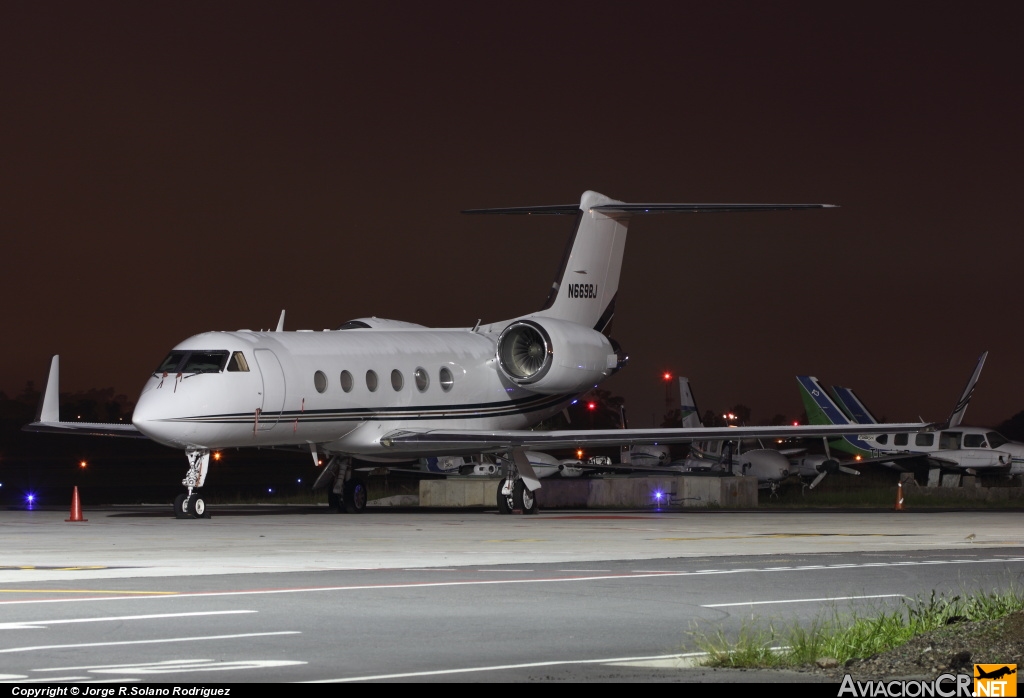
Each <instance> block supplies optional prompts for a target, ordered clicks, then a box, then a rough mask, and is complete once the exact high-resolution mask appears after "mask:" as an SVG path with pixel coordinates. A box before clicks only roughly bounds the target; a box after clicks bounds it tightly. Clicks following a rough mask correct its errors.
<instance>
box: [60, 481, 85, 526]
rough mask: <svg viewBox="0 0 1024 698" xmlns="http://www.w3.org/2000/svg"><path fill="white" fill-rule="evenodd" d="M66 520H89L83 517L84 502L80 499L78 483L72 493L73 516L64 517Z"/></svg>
mask: <svg viewBox="0 0 1024 698" xmlns="http://www.w3.org/2000/svg"><path fill="white" fill-rule="evenodd" d="M64 520H65V521H88V520H89V519H83V518H82V503H81V502H80V501H79V500H78V485H75V491H74V493H73V494H72V495H71V518H70V519H64Z"/></svg>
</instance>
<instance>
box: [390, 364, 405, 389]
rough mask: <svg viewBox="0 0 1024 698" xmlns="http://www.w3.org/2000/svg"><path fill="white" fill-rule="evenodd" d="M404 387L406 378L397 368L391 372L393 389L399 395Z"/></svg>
mask: <svg viewBox="0 0 1024 698" xmlns="http://www.w3.org/2000/svg"><path fill="white" fill-rule="evenodd" d="M404 386H405V377H404V376H403V375H402V372H401V371H399V370H398V369H397V368H396V369H395V370H393V371H392V372H391V387H392V388H394V389H395V392H396V393H397V392H398V391H399V390H401V389H402V388H403V387H404Z"/></svg>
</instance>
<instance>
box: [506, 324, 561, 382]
mask: <svg viewBox="0 0 1024 698" xmlns="http://www.w3.org/2000/svg"><path fill="white" fill-rule="evenodd" d="M551 356H552V346H551V337H549V336H548V333H547V332H545V331H544V328H543V327H541V326H540V325H538V324H537V323H535V322H530V321H529V320H523V321H520V322H515V323H513V324H511V325H509V326H508V327H506V328H505V330H504V331H503V332H502V333H501V335H500V336H499V337H498V363H499V364H501V369H502V370H503V371H504V372H505V374H506V375H507V376H508V377H509V378H511V379H512V380H514V381H515V382H517V383H520V384H529V383H533V382H534V381H538V380H540V379H541V378H543V377H544V374H546V373H547V372H548V370H549V369H550V368H551Z"/></svg>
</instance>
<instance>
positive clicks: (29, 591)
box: [0, 589, 178, 596]
mask: <svg viewBox="0 0 1024 698" xmlns="http://www.w3.org/2000/svg"><path fill="white" fill-rule="evenodd" d="M0 593H4V594H141V595H143V596H153V595H158V596H159V595H163V596H173V595H174V594H177V593H178V592H176V591H118V590H117V589H110V590H104V589H0Z"/></svg>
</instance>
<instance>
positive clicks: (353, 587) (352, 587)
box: [0, 557, 1024, 606]
mask: <svg viewBox="0 0 1024 698" xmlns="http://www.w3.org/2000/svg"><path fill="white" fill-rule="evenodd" d="M1007 562H1024V557H1014V558H1005V557H996V558H986V559H977V560H964V561H956V560H900V561H895V562H884V563H878V562H870V563H863V564H835V565H803V566H798V567H787V568H773V567H760V568H759V567H742V568H737V569H726V570H716V569H709V570H698V571H694V572H639V573H637V572H633V573H630V572H623V573H619V574H616V573H612V574H594V575H586V576H572V577H527V578H523V579H466V580H451V581H437V582H396V583H391V584H347V585H339V586H325V587H285V588H279V589H240V590H234V591H196V592H188V593H177V594H170V595H164V596H124V597H118V596H106V597H97V598H90V597H82V598H75V599H17V600H11V601H0V606H11V605H18V604H41V603H77V602H91V601H126V600H128V599H140V600H150V599H188V598H212V597H215V596H255V595H264V594H302V593H311V592H320V591H335V592H336V591H377V590H383V589H399V590H404V589H423V588H431V587H465V586H487V585H498V584H549V583H558V582H597V581H626V580H633V579H651V578H665V577H704V576H715V575H733V574H747V573H751V572H755V573H756V572H781V573H786V572H804V571H807V570H832V569H855V568H862V567H916V566H922V565H964V564H970V565H981V564H990V563H999V564H1005V563H1007ZM85 593H88V592H85Z"/></svg>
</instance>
